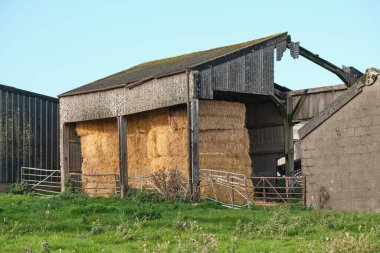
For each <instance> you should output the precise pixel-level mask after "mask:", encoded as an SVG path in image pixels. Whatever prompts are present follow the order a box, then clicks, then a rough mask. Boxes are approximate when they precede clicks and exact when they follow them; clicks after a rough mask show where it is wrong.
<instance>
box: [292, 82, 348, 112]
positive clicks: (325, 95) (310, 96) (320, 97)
mask: <svg viewBox="0 0 380 253" xmlns="http://www.w3.org/2000/svg"><path fill="white" fill-rule="evenodd" d="M346 90H347V87H346V86H344V85H338V86H336V87H331V88H329V89H324V88H323V87H322V88H316V89H314V91H313V90H312V89H311V90H310V91H309V92H308V93H307V94H306V97H305V100H304V102H303V104H302V105H301V107H300V109H299V110H298V112H297V113H296V115H295V117H294V118H295V119H297V120H309V119H311V118H313V117H316V116H318V115H319V113H320V112H321V111H322V110H324V109H325V108H326V107H327V106H328V105H330V104H331V103H332V102H333V101H334V100H335V99H336V98H338V97H339V96H340V95H341V94H342V93H344V92H345V91H346ZM302 93H303V92H302V91H292V93H291V95H292V98H293V99H292V100H293V107H295V105H296V104H297V102H298V100H299V99H300V98H301V96H302Z"/></svg>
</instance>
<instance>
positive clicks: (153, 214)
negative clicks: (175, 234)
mask: <svg viewBox="0 0 380 253" xmlns="http://www.w3.org/2000/svg"><path fill="white" fill-rule="evenodd" d="M161 216H162V212H161V211H160V210H157V209H156V208H155V207H154V206H150V207H145V206H139V207H138V209H137V211H136V212H135V213H134V217H135V218H137V219H140V220H142V219H145V220H155V219H160V218H161Z"/></svg>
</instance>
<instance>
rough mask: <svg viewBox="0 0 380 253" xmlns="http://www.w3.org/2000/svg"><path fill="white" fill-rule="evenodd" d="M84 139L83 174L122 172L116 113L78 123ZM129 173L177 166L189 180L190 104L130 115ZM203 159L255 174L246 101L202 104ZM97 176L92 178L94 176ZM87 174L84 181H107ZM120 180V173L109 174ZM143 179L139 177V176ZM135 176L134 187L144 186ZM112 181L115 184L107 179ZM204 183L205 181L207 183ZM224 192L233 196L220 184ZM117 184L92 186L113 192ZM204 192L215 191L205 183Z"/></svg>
mask: <svg viewBox="0 0 380 253" xmlns="http://www.w3.org/2000/svg"><path fill="white" fill-rule="evenodd" d="M76 129H77V133H78V135H79V137H80V140H81V151H82V157H83V164H82V173H83V174H106V173H118V172H119V169H118V167H119V164H118V163H119V158H118V154H119V152H118V129H117V122H116V120H115V119H110V120H98V121H89V122H81V123H77V127H76ZM127 148H128V160H127V162H128V176H130V177H141V176H150V175H152V174H153V173H155V172H157V171H159V170H161V169H164V170H167V169H172V168H177V169H178V170H179V171H180V173H181V174H182V176H183V177H184V180H185V181H187V180H188V169H189V167H188V129H187V113H186V106H178V107H170V108H163V109H158V110H154V111H148V112H143V113H138V114H134V115H129V116H127ZM199 150H200V153H199V162H200V168H201V169H214V170H224V171H230V172H235V173H241V174H245V175H251V159H250V157H249V138H248V131H247V129H246V128H245V105H244V104H241V103H233V102H225V101H201V103H200V110H199ZM91 179H92V178H91ZM103 180H106V178H103V179H102V180H100V179H99V182H96V181H95V182H91V181H90V178H86V177H83V181H85V183H84V187H91V188H96V187H99V188H101V187H103V183H104V182H102V183H100V181H103ZM107 180H108V181H109V182H110V184H113V185H114V184H115V181H114V179H107ZM136 182H137V181H136ZM141 186H142V185H140V184H139V183H135V182H134V181H133V180H131V181H130V187H141ZM107 187H109V185H107ZM201 187H202V185H201ZM217 191H218V198H220V199H223V200H226V201H228V200H229V193H228V189H226V188H222V187H218V189H217ZM113 192H114V191H111V190H100V189H98V190H87V191H86V193H87V194H90V195H91V194H102V193H104V194H110V193H113ZM201 193H202V194H203V195H208V194H211V193H212V191H211V189H210V188H209V187H208V186H203V187H202V191H201Z"/></svg>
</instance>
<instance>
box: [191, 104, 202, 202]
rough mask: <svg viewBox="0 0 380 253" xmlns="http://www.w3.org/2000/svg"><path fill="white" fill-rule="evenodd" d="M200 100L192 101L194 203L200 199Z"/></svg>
mask: <svg viewBox="0 0 380 253" xmlns="http://www.w3.org/2000/svg"><path fill="white" fill-rule="evenodd" d="M198 133H199V100H198V99H193V100H192V101H191V171H192V182H193V185H192V187H193V201H195V202H196V201H198V200H199V198H200V192H199V190H200V189H199V187H200V182H199V145H198Z"/></svg>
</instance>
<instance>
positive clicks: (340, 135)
mask: <svg viewBox="0 0 380 253" xmlns="http://www.w3.org/2000/svg"><path fill="white" fill-rule="evenodd" d="M301 148H302V170H303V174H304V175H305V176H306V177H307V187H306V189H307V202H308V204H309V205H312V206H314V207H324V208H332V209H341V210H358V211H362V210H374V211H378V212H379V211H380V188H379V186H380V169H379V163H380V82H379V81H377V82H376V83H375V84H373V85H372V86H364V87H363V90H362V92H361V93H359V94H358V95H357V96H356V97H354V98H353V99H352V100H351V101H349V102H348V103H347V104H346V105H345V106H344V107H342V108H341V109H340V110H339V111H337V112H336V113H335V114H333V115H332V116H331V117H330V118H329V119H327V120H326V121H325V122H324V123H323V124H321V125H320V126H318V127H317V128H316V129H315V130H314V131H312V132H311V133H309V134H308V135H307V136H305V137H304V138H303V139H302V145H301ZM323 187H324V189H326V191H327V192H328V194H329V195H330V198H329V200H327V201H326V202H324V201H323V195H326V192H325V191H324V190H323ZM321 198H322V200H321Z"/></svg>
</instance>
